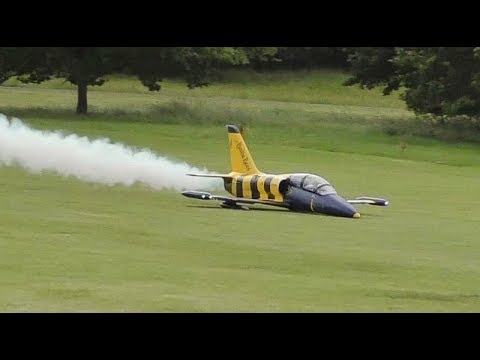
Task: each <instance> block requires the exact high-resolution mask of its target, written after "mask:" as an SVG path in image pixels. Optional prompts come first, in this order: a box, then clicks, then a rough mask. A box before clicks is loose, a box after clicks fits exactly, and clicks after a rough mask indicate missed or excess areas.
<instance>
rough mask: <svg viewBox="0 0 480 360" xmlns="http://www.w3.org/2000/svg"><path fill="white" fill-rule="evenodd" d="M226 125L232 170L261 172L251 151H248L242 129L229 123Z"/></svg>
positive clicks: (243, 172) (247, 172)
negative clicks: (241, 132)
mask: <svg viewBox="0 0 480 360" xmlns="http://www.w3.org/2000/svg"><path fill="white" fill-rule="evenodd" d="M226 127H227V130H228V147H229V150H230V162H231V166H232V171H234V172H239V173H242V174H260V171H259V170H258V169H257V166H256V165H255V162H254V161H253V158H252V155H250V151H248V147H247V144H245V141H243V137H242V135H241V134H240V130H238V128H237V127H236V126H234V125H227V126H226Z"/></svg>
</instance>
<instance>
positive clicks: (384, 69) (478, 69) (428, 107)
mask: <svg viewBox="0 0 480 360" xmlns="http://www.w3.org/2000/svg"><path fill="white" fill-rule="evenodd" d="M349 62H350V64H351V70H352V77H351V78H350V79H348V80H347V82H346V83H345V85H354V84H358V85H360V86H361V87H362V88H368V89H370V88H373V87H376V86H383V87H384V90H383V92H384V94H385V95H388V94H390V93H391V92H392V91H393V90H399V89H400V90H402V91H403V93H402V95H401V96H402V98H403V99H404V100H405V102H406V104H407V106H408V107H409V108H410V109H412V110H414V111H415V112H416V113H419V114H427V113H430V114H434V115H446V116H452V115H467V116H476V117H477V116H480V48H478V47H421V48H420V47H418V48H353V49H351V50H350V55H349Z"/></svg>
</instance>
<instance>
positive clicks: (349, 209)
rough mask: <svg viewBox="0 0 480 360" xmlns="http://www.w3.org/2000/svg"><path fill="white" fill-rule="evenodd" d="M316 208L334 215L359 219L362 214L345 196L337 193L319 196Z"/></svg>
mask: <svg viewBox="0 0 480 360" xmlns="http://www.w3.org/2000/svg"><path fill="white" fill-rule="evenodd" d="M314 208H315V210H316V211H318V212H320V213H323V214H327V215H333V216H343V217H349V218H355V219H358V218H359V217H360V214H359V213H358V212H357V210H355V208H354V207H353V206H352V205H350V204H349V203H348V202H347V201H346V200H345V199H344V198H342V197H341V196H338V195H336V194H330V195H324V196H317V197H316V201H315V206H314Z"/></svg>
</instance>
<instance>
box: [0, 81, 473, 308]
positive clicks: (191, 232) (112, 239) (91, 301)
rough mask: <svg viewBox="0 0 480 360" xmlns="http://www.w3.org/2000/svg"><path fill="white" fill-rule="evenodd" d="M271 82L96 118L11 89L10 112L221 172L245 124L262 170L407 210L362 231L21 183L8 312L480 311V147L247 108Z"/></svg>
mask: <svg viewBox="0 0 480 360" xmlns="http://www.w3.org/2000/svg"><path fill="white" fill-rule="evenodd" d="M317 75H318V76H317V79H316V80H315V79H311V81H312V82H314V81H317V82H321V79H322V76H323V75H322V74H317ZM231 76H233V75H231ZM250 76H252V77H253V75H250ZM285 76H287V75H285ZM325 76H326V75H325ZM342 76H343V75H342ZM299 77H300V78H301V79H302V81H299V82H300V83H301V84H302V85H299V87H298V95H295V96H299V97H302V96H303V95H301V91H302V90H301V89H303V84H304V83H305V82H306V81H307V80H305V79H304V78H303V77H302V76H299ZM339 77H340V75H338V74H337V79H338V78H339ZM287 78H290V81H294V80H295V78H294V77H293V76H292V75H288V76H287ZM254 80H255V79H254ZM123 81H124V82H122V81H121V80H118V83H119V84H123V86H125V87H127V85H128V83H129V82H130V80H128V79H124V80H123ZM252 81H253V80H252ZM262 81H264V82H268V81H272V82H273V80H268V78H267V79H263V80H262V79H257V80H255V82H254V83H252V85H251V86H250V85H249V84H248V83H246V84H242V83H241V81H238V82H234V83H233V84H230V85H229V84H226V83H225V84H219V85H218V86H219V88H218V89H217V92H214V91H213V90H212V89H213V87H212V88H207V89H197V90H198V91H199V92H198V93H201V91H208V92H206V93H203V94H204V95H194V96H190V95H186V94H188V93H187V90H183V88H181V87H180V86H179V85H178V87H177V90H178V91H179V94H180V93H181V94H182V95H178V96H177V95H175V94H173V93H170V94H163V93H160V94H157V93H155V94H151V93H145V92H142V91H141V89H138V91H137V90H132V92H128V91H123V92H121V91H117V90H118V89H110V90H108V88H107V87H105V88H103V89H102V88H100V89H101V90H100V91H91V92H90V94H89V99H90V104H91V105H92V108H93V109H94V111H93V114H92V115H90V116H87V117H77V116H74V115H71V114H70V112H69V109H72V108H73V107H74V100H75V93H74V92H72V90H71V89H68V88H66V89H58V88H55V87H53V88H52V87H48V86H47V85H48V84H47V85H44V86H25V87H0V103H1V106H0V112H4V113H8V114H9V115H16V116H19V117H21V118H23V119H24V120H25V121H26V122H27V123H29V124H30V125H31V126H32V127H34V128H38V129H62V130H64V131H65V132H75V133H78V134H82V135H89V136H92V137H100V136H101V137H110V138H111V139H113V140H114V141H121V142H123V143H126V144H130V145H134V146H142V147H148V148H151V149H152V150H154V151H155V152H157V153H159V154H162V155H167V156H169V157H170V158H172V159H176V160H180V161H186V162H188V163H189V164H191V165H193V166H196V167H203V166H205V167H207V168H208V169H209V170H212V171H219V172H223V171H228V170H229V159H228V153H227V135H226V131H225V129H224V127H223V125H224V124H226V123H228V122H235V123H238V122H242V121H243V122H245V123H247V124H248V129H247V142H248V143H249V146H250V150H251V152H252V154H253V156H254V157H255V160H256V163H257V166H258V167H259V168H260V169H261V170H263V171H266V172H287V171H289V172H290V171H308V172H313V173H317V174H320V175H322V176H325V177H326V178H327V179H329V180H330V181H331V182H332V183H333V184H334V185H335V187H336V189H337V191H338V192H339V193H341V194H343V195H345V196H349V197H350V196H358V195H372V196H384V197H386V198H388V199H389V200H390V201H391V206H390V207H387V208H379V207H372V206H358V207H357V208H358V209H359V211H360V212H361V213H362V217H361V218H360V219H358V220H354V219H346V218H334V217H327V216H321V215H311V214H297V213H293V212H289V211H286V210H277V209H269V208H267V207H256V209H258V210H254V209H252V210H251V211H234V210H226V209H222V208H220V207H219V205H218V203H210V202H201V201H196V200H194V199H187V198H184V197H182V196H181V195H179V194H178V193H176V192H173V191H153V190H151V189H148V188H145V187H143V186H141V185H136V186H133V187H124V186H114V187H110V186H104V185H99V184H92V183H84V182H81V181H79V180H76V179H74V178H64V177H61V176H59V175H57V174H51V173H46V174H42V175H32V174H29V173H27V172H26V171H24V170H22V169H20V168H17V167H4V166H3V167H0V199H1V201H2V204H3V206H2V212H1V216H0V224H1V226H0V269H1V271H0V311H3V312H12V311H21V312H32V311H41V312H83V311H91V312H122V311H128V312H185V311H186V312H220V311H221V312H223V311H227V312H312V311H315V312H331V311H337V312H338V311H340V312H384V311H389V312H390V311H394V312H399V311H407V312H447V311H448V312H478V311H480V290H479V287H478V283H479V281H478V279H479V278H480V262H479V261H478V259H479V258H480V243H479V242H478V234H479V233H480V222H479V221H478V218H479V211H478V209H477V207H478V204H479V203H480V195H479V194H478V191H477V189H478V179H479V177H480V161H479V160H478V154H479V153H478V146H475V145H466V144H445V143H441V142H438V141H434V140H428V139H419V138H415V137H408V138H402V137H396V136H387V135H384V134H382V133H381V132H380V131H376V130H375V127H374V124H375V122H376V121H377V120H378V119H381V118H388V117H392V118H396V117H401V116H406V117H408V116H411V115H410V114H409V113H408V112H406V111H405V110H403V109H402V108H401V107H400V106H397V105H395V106H393V105H392V104H390V105H388V104H387V103H383V101H385V100H384V99H385V98H384V97H380V100H379V96H378V94H376V95H375V94H370V95H369V96H370V98H369V100H368V101H366V102H367V103H368V106H361V104H362V103H361V102H360V103H353V102H351V101H350V100H344V102H343V103H342V101H340V100H338V101H337V103H335V101H334V100H331V101H332V103H328V102H325V103H321V102H317V101H307V100H299V99H295V98H292V97H291V98H290V100H289V101H282V99H281V98H279V97H276V98H274V96H273V95H274V94H271V93H269V94H265V93H264V94H263V95H264V97H263V98H262V97H261V96H256V95H251V97H250V98H249V97H248V96H247V97H243V98H242V99H240V98H239V97H242V96H234V95H236V94H237V93H236V91H235V87H237V88H238V89H240V88H244V92H245V93H246V94H256V93H261V91H260V90H259V89H260V88H259V85H257V84H258V83H260V84H261V83H262ZM112 82H113V81H112ZM337 82H338V81H337ZM132 83H133V82H132ZM325 83H328V79H327V80H325ZM166 85H168V84H166ZM166 85H165V89H164V90H166V89H167V86H166ZM118 87H121V86H120V85H118ZM228 88H230V89H231V90H229V91H231V92H230V93H228V92H227V90H226V89H228ZM337 88H338V86H337ZM295 89H296V88H293V91H294V90H295ZM112 90H115V91H112ZM177 90H176V91H177ZM197 90H194V91H197ZM291 90H292V89H291ZM172 91H173V90H172ZM352 91H353V90H352ZM319 92H320V90H319ZM328 92H329V93H331V94H333V93H335V91H334V86H332V90H329V91H328ZM240 95H241V93H240ZM317 95H318V94H317ZM317 95H312V99H314V98H315V96H317ZM279 96H280V95H279ZM269 97H272V98H269ZM339 98H342V96H341V95H339ZM347 98H348V96H346V97H345V99H347ZM262 99H263V100H262ZM331 99H334V96H333V95H332V97H331ZM297 100H298V101H297ZM389 101H390V100H389ZM372 126H373V127H372ZM402 144H404V146H401V145H402ZM220 192H221V193H223V191H220Z"/></svg>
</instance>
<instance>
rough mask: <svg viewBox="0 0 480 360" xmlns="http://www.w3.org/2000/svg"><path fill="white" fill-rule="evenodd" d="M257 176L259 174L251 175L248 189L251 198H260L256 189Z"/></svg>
mask: <svg viewBox="0 0 480 360" xmlns="http://www.w3.org/2000/svg"><path fill="white" fill-rule="evenodd" d="M258 178H259V176H257V175H253V176H252V179H251V180H250V190H251V192H252V199H260V192H259V191H258Z"/></svg>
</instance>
